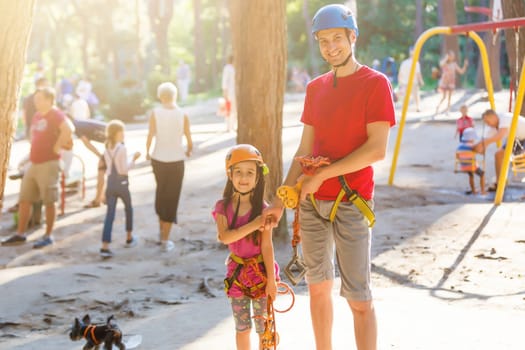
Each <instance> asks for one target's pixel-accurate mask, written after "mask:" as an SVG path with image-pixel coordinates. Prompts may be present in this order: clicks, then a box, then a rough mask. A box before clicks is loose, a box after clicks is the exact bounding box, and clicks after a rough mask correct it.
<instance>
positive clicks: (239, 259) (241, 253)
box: [212, 144, 279, 350]
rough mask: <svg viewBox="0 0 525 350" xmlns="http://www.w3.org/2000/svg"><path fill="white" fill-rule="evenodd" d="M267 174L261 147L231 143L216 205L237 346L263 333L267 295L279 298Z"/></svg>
mask: <svg viewBox="0 0 525 350" xmlns="http://www.w3.org/2000/svg"><path fill="white" fill-rule="evenodd" d="M267 172H268V168H267V167H266V164H264V161H263V158H262V156H261V153H260V152H259V150H257V149H256V148H255V147H253V146H252V145H248V144H241V145H237V146H234V147H232V148H231V149H230V150H229V151H228V153H227V155H226V175H227V176H228V180H227V182H226V186H225V187H224V193H223V198H222V199H221V200H219V201H218V202H217V203H216V204H215V209H214V210H213V213H212V214H213V217H214V219H215V222H216V225H217V239H218V240H219V241H220V242H222V243H224V244H227V245H228V249H229V251H230V254H229V256H228V259H227V262H226V265H227V272H226V278H225V280H224V284H225V290H226V294H227V296H228V298H229V300H230V303H231V307H232V312H233V318H234V320H235V330H236V335H235V339H236V344H237V350H249V349H250V330H251V328H252V316H251V309H252V308H253V314H254V316H253V318H254V319H255V330H256V332H257V333H258V334H259V344H260V345H259V349H262V346H261V336H262V334H263V332H264V330H265V329H264V328H265V327H264V318H265V317H266V316H267V315H266V314H267V308H266V306H267V301H268V299H267V298H268V297H270V298H272V300H275V297H276V295H277V279H278V275H279V268H278V265H277V263H276V262H275V257H274V249H273V243H272V230H271V229H270V227H269V226H267V225H266V223H265V219H264V217H263V216H262V210H263V208H264V207H265V206H266V204H265V202H264V184H265V181H264V175H265V174H266V173H267Z"/></svg>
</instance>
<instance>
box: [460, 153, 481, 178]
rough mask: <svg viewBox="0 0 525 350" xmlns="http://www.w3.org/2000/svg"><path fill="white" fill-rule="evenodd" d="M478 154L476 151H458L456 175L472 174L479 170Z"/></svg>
mask: <svg viewBox="0 0 525 350" xmlns="http://www.w3.org/2000/svg"><path fill="white" fill-rule="evenodd" d="M478 168H479V166H478V162H477V160H476V152H474V151H456V161H455V164H454V172H455V173H471V172H475V171H476V169H478Z"/></svg>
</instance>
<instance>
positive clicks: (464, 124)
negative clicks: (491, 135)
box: [456, 115, 474, 136]
mask: <svg viewBox="0 0 525 350" xmlns="http://www.w3.org/2000/svg"><path fill="white" fill-rule="evenodd" d="M473 127H474V119H472V118H471V117H469V116H468V115H464V116H461V117H460V118H458V120H457V121H456V128H457V131H458V134H459V135H460V136H461V135H463V131H464V130H465V129H466V128H473Z"/></svg>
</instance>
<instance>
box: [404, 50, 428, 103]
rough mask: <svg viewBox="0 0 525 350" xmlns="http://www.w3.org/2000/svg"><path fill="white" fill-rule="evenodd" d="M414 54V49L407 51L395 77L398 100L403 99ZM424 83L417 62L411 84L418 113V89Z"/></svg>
mask: <svg viewBox="0 0 525 350" xmlns="http://www.w3.org/2000/svg"><path fill="white" fill-rule="evenodd" d="M413 54H414V48H413V47H411V48H410V50H409V57H408V58H407V59H406V60H404V61H403V62H401V66H400V67H399V73H398V75H397V81H398V82H399V86H398V90H397V94H398V96H397V98H398V99H399V100H401V99H403V98H404V95H405V92H406V90H407V85H408V78H409V76H410V67H411V65H412V56H413ZM423 84H424V81H423V77H422V76H421V67H420V65H419V62H416V73H415V75H414V84H412V97H413V98H414V101H415V102H416V111H417V112H419V101H420V99H419V88H420V86H423Z"/></svg>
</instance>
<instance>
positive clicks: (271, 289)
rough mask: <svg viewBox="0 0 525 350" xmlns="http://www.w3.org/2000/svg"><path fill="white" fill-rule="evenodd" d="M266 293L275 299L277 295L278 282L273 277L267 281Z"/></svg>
mask: <svg viewBox="0 0 525 350" xmlns="http://www.w3.org/2000/svg"><path fill="white" fill-rule="evenodd" d="M272 268H273V266H272ZM266 295H267V296H269V297H271V298H272V300H275V298H276V297H277V283H276V282H275V280H273V279H272V280H268V281H267V282H266Z"/></svg>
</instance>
